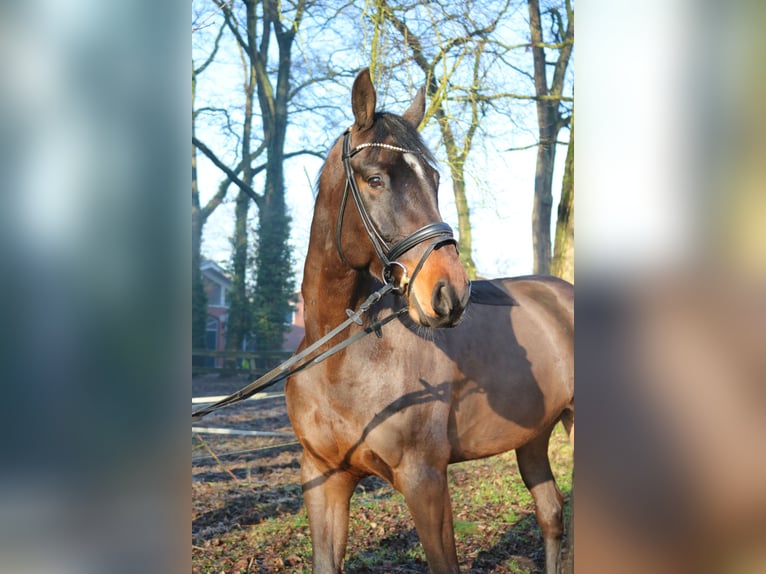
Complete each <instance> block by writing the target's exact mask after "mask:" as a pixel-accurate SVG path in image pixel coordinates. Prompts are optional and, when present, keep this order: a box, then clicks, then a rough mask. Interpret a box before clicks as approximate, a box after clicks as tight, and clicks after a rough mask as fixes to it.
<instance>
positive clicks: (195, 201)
mask: <svg viewBox="0 0 766 574" xmlns="http://www.w3.org/2000/svg"><path fill="white" fill-rule="evenodd" d="M222 33H223V26H221V28H220V29H219V31H218V34H217V36H216V37H215V41H214V43H213V48H212V50H211V52H210V54H209V55H208V57H207V58H206V59H205V61H204V62H203V63H202V64H201V65H200V66H199V67H195V65H194V61H193V60H192V93H191V97H192V139H194V138H195V126H196V120H197V117H198V115H199V114H200V113H202V111H203V110H199V109H195V100H196V95H197V94H196V91H197V77H198V76H199V75H200V74H202V73H203V72H204V71H205V69H206V68H207V67H208V66H209V65H210V64H211V63H212V62H213V59H214V58H215V56H216V53H217V52H218V48H219V45H220V40H221V35H222ZM191 154H192V155H191V161H192V348H193V349H204V348H205V335H206V330H207V295H206V293H205V287H204V285H203V283H202V272H201V265H202V230H203V228H204V226H205V223H206V222H207V220H208V218H209V217H210V215H211V214H212V213H213V211H215V209H216V208H217V207H218V206H219V205H220V204H221V202H222V201H223V199H224V198H225V196H226V192H227V190H228V187H229V186H228V184H226V185H223V184H222V185H221V186H220V187H219V189H218V192H217V193H216V194H215V195H214V196H213V197H212V198H211V199H210V200H209V201H208V202H207V203H206V204H205V205H204V206H203V205H201V202H200V194H199V181H198V177H197V148H196V146H195V145H194V144H193V143H192V147H191Z"/></svg>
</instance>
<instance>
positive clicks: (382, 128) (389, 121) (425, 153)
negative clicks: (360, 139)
mask: <svg viewBox="0 0 766 574" xmlns="http://www.w3.org/2000/svg"><path fill="white" fill-rule="evenodd" d="M371 129H372V132H373V136H372V139H371V140H370V141H374V142H385V143H390V144H392V145H396V146H398V147H401V148H404V149H408V150H413V151H417V152H419V153H420V155H421V156H422V157H423V159H425V160H426V161H427V162H428V163H429V164H430V165H431V166H432V167H435V164H436V159H435V158H434V155H433V154H432V153H431V150H430V149H428V147H427V146H426V144H425V142H424V141H423V138H422V137H421V136H420V132H418V130H417V129H415V127H414V126H413V125H412V124H411V123H410V122H408V121H407V120H405V119H404V118H403V117H401V116H398V115H396V114H392V113H388V112H377V113H376V114H375V123H374V124H373V125H372V128H371Z"/></svg>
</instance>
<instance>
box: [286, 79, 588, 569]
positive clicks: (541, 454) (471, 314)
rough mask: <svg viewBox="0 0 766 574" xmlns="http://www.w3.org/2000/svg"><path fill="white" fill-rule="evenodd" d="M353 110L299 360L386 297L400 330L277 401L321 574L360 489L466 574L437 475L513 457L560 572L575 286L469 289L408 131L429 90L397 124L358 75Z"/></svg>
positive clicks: (496, 284) (321, 220)
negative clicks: (381, 496) (297, 460)
mask: <svg viewBox="0 0 766 574" xmlns="http://www.w3.org/2000/svg"><path fill="white" fill-rule="evenodd" d="M351 104H352V110H353V116H354V123H353V125H352V126H351V127H350V128H349V129H348V130H346V132H344V134H343V136H341V137H340V138H338V140H337V141H336V142H335V143H334V144H333V146H332V148H331V149H330V151H329V153H328V156H327V159H326V162H325V164H324V166H323V167H322V169H321V171H320V174H319V177H318V181H317V195H316V200H315V208H314V215H313V220H312V224H311V231H310V238H309V245H308V251H307V256H306V261H305V267H304V275H303V282H302V286H301V290H302V295H303V300H304V305H305V307H304V313H305V329H306V330H305V337H304V339H303V341H302V343H301V345H300V348H299V351H300V350H301V349H304V348H306V347H307V346H309V345H311V344H312V343H314V342H316V341H317V340H319V339H320V338H321V337H322V336H324V335H325V334H326V333H328V332H329V331H330V330H332V329H333V327H335V326H337V325H338V324H340V323H342V322H343V321H344V320H345V319H346V318H347V315H348V314H350V313H351V309H354V308H356V307H357V306H358V305H359V303H360V301H363V300H365V298H367V297H368V295H369V294H370V293H371V292H373V291H374V290H375V289H376V288H378V287H380V286H381V285H390V286H391V289H390V290H389V291H388V292H387V293H385V294H384V295H382V296H381V298H380V300H379V301H378V302H377V303H375V305H374V306H373V310H372V312H373V315H374V317H379V316H388V317H389V318H390V317H391V315H392V314H393V313H398V316H396V317H395V318H393V320H391V321H390V322H388V323H387V324H386V325H385V327H383V328H380V327H375V329H374V330H375V331H376V332H377V335H378V336H372V334H370V336H368V337H365V338H361V339H360V340H358V341H356V342H354V343H353V344H352V345H349V346H348V347H346V348H344V349H343V350H342V351H340V352H338V353H336V354H334V355H333V356H331V357H330V358H328V359H327V360H326V361H324V362H323V363H321V364H319V365H317V366H314V367H312V368H311V369H306V370H303V371H300V372H299V373H297V374H293V375H291V376H290V377H289V378H288V380H287V382H286V385H285V394H286V402H287V409H288V415H289V417H290V421H291V423H292V426H293V429H294V431H295V434H296V436H297V438H298V440H299V441H300V443H301V445H302V446H303V454H302V458H301V483H302V484H301V486H302V491H303V496H304V502H305V505H306V508H307V512H308V519H309V528H310V532H311V541H312V548H313V565H312V566H313V572H315V573H333V572H341V571H342V569H343V561H344V557H345V552H346V544H347V540H348V526H349V504H350V499H351V496H352V495H353V492H354V489H355V487H356V485H357V484H358V483H359V481H360V480H361V479H362V478H364V477H366V476H370V475H376V476H378V477H381V478H383V479H384V480H386V481H388V482H389V483H390V484H391V485H393V487H394V488H395V489H396V490H398V491H399V492H401V493H402V494H403V495H404V499H405V501H406V504H407V506H408V509H409V511H410V512H411V515H412V518H413V520H414V523H415V528H416V530H417V533H418V537H419V539H420V542H421V544H422V546H423V549H424V551H425V555H426V559H427V561H428V566H429V568H430V571H431V572H433V573H444V572H459V567H458V558H457V552H456V549H455V540H454V532H453V517H452V510H451V505H450V494H449V491H448V484H447V466H448V465H449V464H451V463H455V462H459V461H466V460H471V459H478V458H483V457H487V456H491V455H495V454H498V453H502V452H505V451H508V450H511V449H515V450H516V454H517V460H518V467H519V471H520V473H521V476H522V478H523V481H524V483H525V485H526V487H527V488H528V489H529V490H530V492H531V494H532V497H533V499H534V503H535V515H536V518H537V522H538V524H539V526H540V528H541V530H542V534H543V538H544V544H545V560H546V573H547V574H553V573H555V572H558V571H559V570H560V558H559V554H560V547H561V537H562V533H563V520H562V504H563V496H562V494H561V492H560V491H559V489H558V487H557V485H556V483H555V480H554V477H553V474H552V472H551V467H550V463H549V460H548V441H549V437H550V434H551V432H552V429H553V428H554V426H555V425H556V424H557V423H558V422H559V421H562V422H563V423H564V426H565V429H566V430H567V432H569V434H570V437H573V428H574V373H573V362H574V361H573V353H574V343H573V335H574V311H573V299H574V288H573V286H572V285H570V284H569V283H567V282H565V281H562V280H559V279H556V278H553V277H534V276H530V277H522V278H505V279H496V280H491V281H474V282H471V281H469V279H468V276H467V274H466V272H465V269H464V268H463V266H462V264H461V263H460V260H459V255H458V251H457V247H456V242H455V240H454V237H453V235H452V231H451V229H450V227H449V225H448V224H446V223H445V222H443V221H442V218H441V215H440V213H439V208H438V203H437V189H438V185H439V174H438V172H437V170H436V169H435V167H434V163H435V162H434V159H433V156H432V154H431V152H430V151H429V150H428V148H427V147H426V145H425V144H424V142H423V140H422V138H421V136H420V134H419V132H418V131H417V129H416V128H417V126H418V125H419V124H420V123H421V121H422V119H423V117H424V113H425V93H424V90H423V88H421V89H420V90H419V91H418V92H417V95H416V96H415V98H414V100H413V101H412V103H411V104H410V106H409V108H408V109H407V110H406V111H405V112H404V113H403V114H402V115H401V116H399V115H396V114H393V113H388V112H381V111H376V92H375V88H374V86H373V84H372V81H371V78H370V73H369V70H367V69H365V70H363V71H362V72H360V73H359V75H358V76H357V77H356V79H355V80H354V83H353V87H352V92H351ZM349 194H351V196H352V199H351V200H350V201H349V200H348V196H349ZM347 310H348V311H347ZM370 320H371V318H368V319H366V322H363V321H362V320H359V321H358V323H363V324H360V325H357V324H356V323H353V324H351V325H350V326H349V327H348V328H347V329H346V330H344V332H343V333H342V336H343V337H351V336H352V335H353V334H354V333H358V332H359V331H361V330H363V329H368V330H369V329H370V325H369V322H370ZM328 345H329V343H328Z"/></svg>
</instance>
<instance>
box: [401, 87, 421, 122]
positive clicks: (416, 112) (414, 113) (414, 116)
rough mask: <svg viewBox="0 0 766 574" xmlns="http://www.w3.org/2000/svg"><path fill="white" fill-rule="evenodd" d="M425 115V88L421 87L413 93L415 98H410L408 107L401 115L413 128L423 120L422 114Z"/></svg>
mask: <svg viewBox="0 0 766 574" xmlns="http://www.w3.org/2000/svg"><path fill="white" fill-rule="evenodd" d="M425 115H426V90H425V88H424V87H421V88H420V89H419V90H418V93H417V94H415V99H414V100H412V103H411V104H410V107H409V108H407V111H406V112H404V113H403V114H402V117H403V118H404V119H405V120H407V121H408V122H410V123H411V124H412V125H413V126H415V128H417V127H418V126H419V125H420V122H422V121H423V116H425Z"/></svg>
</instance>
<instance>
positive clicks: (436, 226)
mask: <svg viewBox="0 0 766 574" xmlns="http://www.w3.org/2000/svg"><path fill="white" fill-rule="evenodd" d="M368 147H380V148H385V149H389V150H393V151H398V152H401V153H415V154H420V152H418V151H413V150H408V149H405V148H401V147H397V146H393V145H389V144H384V143H379V142H373V143H362V144H359V145H358V146H356V147H355V148H354V149H351V133H350V132H349V131H346V133H345V134H344V136H343V166H344V167H345V169H346V187H345V189H344V191H343V199H342V202H341V206H340V213H339V214H338V228H337V234H336V242H337V248H338V254H339V255H340V257H341V259H342V260H343V261H344V262H346V264H348V265H349V266H351V265H350V263H348V260H346V258H345V257H344V256H343V251H342V249H341V245H340V235H341V225H342V224H343V212H344V211H345V209H346V200H347V198H348V190H349V189H350V190H351V195H352V196H353V198H354V203H356V207H357V209H358V210H359V215H360V217H361V218H362V223H363V224H364V228H365V230H366V231H367V235H368V236H369V238H370V241H371V242H372V245H373V247H374V248H375V251H376V253H377V254H378V257H380V261H381V262H382V263H383V286H382V287H381V288H380V289H378V290H377V291H375V292H373V293H371V294H370V296H369V297H367V299H366V300H365V301H364V303H362V304H361V305H360V307H359V309H357V310H356V311H352V310H351V309H347V310H346V315H347V316H348V318H347V319H346V320H345V321H343V322H342V323H341V324H340V325H338V326H337V327H335V328H334V329H332V330H331V331H330V332H328V333H327V334H326V335H324V336H323V337H321V338H320V339H318V340H317V341H314V342H313V343H312V344H311V345H309V346H308V347H306V348H305V349H303V350H302V351H301V352H299V353H297V354H295V355H293V356H292V357H290V358H289V359H288V360H287V361H285V362H283V363H281V364H280V365H278V366H276V367H274V368H273V369H272V370H271V371H269V372H268V373H266V374H265V375H263V376H261V377H259V378H258V379H256V380H255V381H253V382H251V383H250V384H248V385H246V386H245V387H244V388H242V389H240V390H238V391H237V392H235V393H232V394H231V395H229V396H227V397H224V398H223V399H221V400H219V401H217V402H215V403H212V404H210V405H207V406H204V407H202V408H199V409H197V410H195V411H193V412H192V420H195V419H198V418H201V417H203V416H205V415H207V414H209V413H212V412H213V411H216V410H218V409H220V408H223V407H225V406H229V405H232V404H234V403H238V402H239V401H242V400H244V399H246V398H248V397H250V396H252V395H254V394H255V393H258V392H260V391H262V390H264V389H267V388H268V387H270V386H272V385H274V384H276V383H278V382H280V381H283V380H284V379H286V378H287V377H289V376H290V375H293V374H295V373H297V372H299V371H301V370H303V369H305V368H308V367H310V366H311V365H316V364H318V363H321V362H322V361H324V360H325V359H327V358H328V357H331V356H332V355H334V354H336V353H338V352H340V351H342V350H343V349H345V348H346V347H348V346H349V345H352V344H353V343H355V342H356V341H358V340H360V339H362V338H363V337H366V336H367V335H369V334H371V333H376V334H377V335H378V336H379V337H380V336H382V331H381V329H382V327H383V326H384V325H386V324H387V323H389V322H391V321H393V320H394V319H396V318H397V317H400V316H401V315H403V314H405V313H406V312H407V306H406V305H405V306H404V307H402V308H401V309H399V310H397V311H394V312H392V313H390V314H389V315H386V316H385V317H383V318H382V319H377V320H376V321H374V322H373V323H372V324H370V325H367V326H363V325H364V321H363V320H362V317H363V316H364V315H365V314H366V313H368V312H370V310H371V309H372V308H373V306H374V305H375V304H376V303H377V302H378V301H380V300H381V299H382V298H383V297H384V296H385V295H386V294H387V293H389V292H396V293H399V294H402V293H403V292H404V291H405V289H407V286H408V285H410V286H411V285H412V283H413V281H415V277H416V276H417V274H418V272H419V271H420V269H421V267H423V263H425V260H426V258H427V257H428V256H429V255H430V254H431V252H432V251H433V250H434V249H436V248H437V247H439V246H440V245H444V244H445V243H452V244H453V245H457V242H456V241H455V237H454V236H453V235H452V228H451V227H450V226H449V225H448V224H446V223H444V222H443V221H438V222H436V223H429V224H428V225H424V226H423V227H421V228H420V229H418V230H417V231H415V232H414V233H411V234H410V235H408V236H407V237H405V238H404V239H402V240H401V241H399V242H398V243H396V244H395V245H394V246H393V247H390V246H389V245H388V242H386V240H385V239H383V237H382V236H381V235H380V233H379V232H378V230H377V228H376V227H375V224H374V223H373V221H372V218H371V217H370V214H369V213H368V212H367V208H366V207H365V206H364V202H363V201H362V194H361V193H360V192H359V187H358V186H357V185H356V180H355V179H354V170H353V168H352V167H351V158H352V157H354V155H355V154H357V153H358V152H359V151H361V150H363V149H364V148H368ZM426 241H430V242H431V243H430V244H429V245H428V247H427V248H426V250H425V252H424V253H423V255H422V257H421V258H420V261H419V262H418V264H417V265H416V266H415V270H414V271H413V273H412V276H411V277H409V278H408V277H407V268H406V267H405V266H404V265H403V264H402V263H400V262H398V261H397V259H398V258H399V257H401V256H402V255H403V254H405V253H407V251H409V250H410V249H412V248H413V247H415V246H416V245H419V244H420V243H423V242H426ZM394 267H400V268H401V269H402V271H403V275H402V277H401V279H400V280H399V284H398V285H397V284H396V283H395V279H394V277H393V268H394ZM352 323H356V324H357V325H359V326H360V327H362V329H360V330H357V331H356V332H355V333H354V334H352V335H350V336H348V337H347V338H345V339H344V340H342V341H340V342H339V343H337V344H335V345H333V346H332V347H330V348H329V349H327V350H325V351H324V352H321V353H320V352H319V351H320V350H321V348H322V347H323V346H324V345H325V344H326V343H328V342H329V341H331V340H332V339H334V338H335V337H337V336H338V335H340V334H341V333H342V332H344V331H345V330H346V329H347V328H348V327H349V326H350V325H351V324H352ZM317 353H318V354H317Z"/></svg>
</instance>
